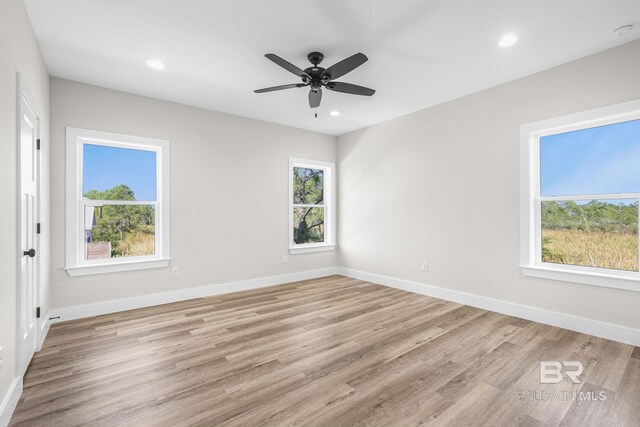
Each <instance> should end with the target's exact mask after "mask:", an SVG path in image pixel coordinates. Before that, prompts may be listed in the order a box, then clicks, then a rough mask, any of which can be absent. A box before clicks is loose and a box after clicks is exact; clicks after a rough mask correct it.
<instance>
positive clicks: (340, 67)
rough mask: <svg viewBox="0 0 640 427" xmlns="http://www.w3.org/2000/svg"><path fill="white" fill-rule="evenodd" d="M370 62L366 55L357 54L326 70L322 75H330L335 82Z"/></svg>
mask: <svg viewBox="0 0 640 427" xmlns="http://www.w3.org/2000/svg"><path fill="white" fill-rule="evenodd" d="M368 60H369V58H367V56H366V55H365V54H364V53H356V54H355V55H352V56H350V57H348V58H347V59H343V60H342V61H340V62H338V63H337V64H334V65H332V66H331V67H329V68H327V69H326V70H324V73H322V75H323V76H327V75H328V76H330V80H335V79H337V78H340V77H342V76H344V75H345V74H347V73H349V72H351V71H353V70H355V69H356V68H358V67H359V66H361V65H362V64H364V63H365V62H367V61H368Z"/></svg>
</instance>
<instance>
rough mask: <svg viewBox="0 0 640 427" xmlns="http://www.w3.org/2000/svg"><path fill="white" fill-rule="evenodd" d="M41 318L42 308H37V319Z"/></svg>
mask: <svg viewBox="0 0 640 427" xmlns="http://www.w3.org/2000/svg"><path fill="white" fill-rule="evenodd" d="M39 318H40V307H36V319H39Z"/></svg>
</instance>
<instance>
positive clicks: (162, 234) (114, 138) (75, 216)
mask: <svg viewBox="0 0 640 427" xmlns="http://www.w3.org/2000/svg"><path fill="white" fill-rule="evenodd" d="M66 140H67V143H66V146H67V153H66V157H67V166H66V167H67V170H66V175H67V176H66V180H67V185H66V187H67V194H66V196H67V200H66V204H67V206H66V208H67V209H66V267H65V270H66V271H67V273H68V274H69V275H70V276H85V275H90V274H102V273H112V272H117V271H130V270H142V269H148V268H161V267H166V266H167V265H169V262H170V260H171V258H170V246H169V240H170V228H169V213H170V211H169V141H165V140H161V139H155V138H145V137H140V136H130V135H123V134H118V133H110V132H101V131H96V130H89V129H78V128H72V127H67V128H66ZM84 144H91V145H101V146H106V147H117V148H128V149H135V150H144V151H153V152H155V153H156V200H155V201H152V202H149V201H111V200H110V201H108V202H109V204H118V205H127V204H129V205H132V204H134V205H155V206H156V212H155V222H156V234H155V245H156V246H155V253H154V255H150V256H136V257H126V258H109V259H103V260H86V259H85V256H84V212H85V206H101V205H103V204H104V203H103V202H102V201H100V200H89V199H85V198H84V197H83V188H82V176H83V174H82V167H83V147H84Z"/></svg>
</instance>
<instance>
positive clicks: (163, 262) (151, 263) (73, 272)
mask: <svg viewBox="0 0 640 427" xmlns="http://www.w3.org/2000/svg"><path fill="white" fill-rule="evenodd" d="M169 262H171V260H170V259H149V260H144V261H122V262H118V263H115V262H114V263H110V264H100V265H82V266H79V267H67V268H65V271H66V272H67V274H68V275H69V276H71V277H76V276H90V275H92V274H105V273H118V272H120V271H132V270H146V269H150V268H163V267H166V266H168V265H169Z"/></svg>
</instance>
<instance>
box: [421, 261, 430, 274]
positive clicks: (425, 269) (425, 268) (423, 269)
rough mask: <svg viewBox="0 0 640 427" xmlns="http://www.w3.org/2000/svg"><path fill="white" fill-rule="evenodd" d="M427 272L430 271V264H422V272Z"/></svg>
mask: <svg viewBox="0 0 640 427" xmlns="http://www.w3.org/2000/svg"><path fill="white" fill-rule="evenodd" d="M427 271H429V264H427V262H426V261H423V262H422V272H423V273H426V272H427Z"/></svg>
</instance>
